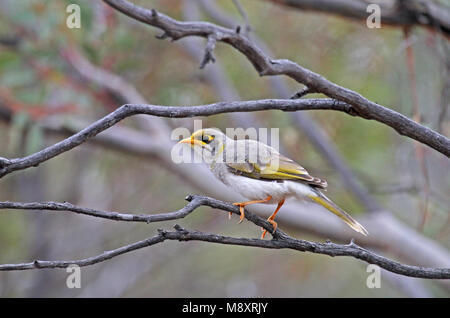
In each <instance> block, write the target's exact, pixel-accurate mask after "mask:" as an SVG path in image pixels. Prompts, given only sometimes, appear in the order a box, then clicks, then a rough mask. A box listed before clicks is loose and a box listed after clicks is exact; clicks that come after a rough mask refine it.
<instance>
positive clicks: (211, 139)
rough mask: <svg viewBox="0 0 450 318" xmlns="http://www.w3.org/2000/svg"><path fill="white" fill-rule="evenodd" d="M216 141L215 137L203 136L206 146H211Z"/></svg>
mask: <svg viewBox="0 0 450 318" xmlns="http://www.w3.org/2000/svg"><path fill="white" fill-rule="evenodd" d="M213 140H214V137H213V136H209V135H203V136H202V141H203V142H204V143H205V144H209V143H210V142H211V141H213Z"/></svg>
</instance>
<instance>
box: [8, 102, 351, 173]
mask: <svg viewBox="0 0 450 318" xmlns="http://www.w3.org/2000/svg"><path fill="white" fill-rule="evenodd" d="M270 109H279V110H283V111H297V110H313V109H330V110H338V111H343V112H346V113H349V114H353V111H352V107H351V106H350V105H347V104H345V103H342V102H338V101H335V100H331V99H309V100H308V99H302V100H280V99H267V100H259V101H243V102H220V103H215V104H209V105H202V106H184V107H174V106H156V105H139V104H125V105H123V106H121V107H119V108H118V109H116V110H115V111H113V112H112V113H110V114H108V115H106V116H105V117H103V118H102V119H100V120H98V121H96V122H95V123H93V124H91V125H89V126H88V127H86V128H85V129H83V130H81V131H80V132H78V133H76V134H74V135H73V136H71V137H69V138H66V139H64V140H62V141H60V142H58V143H56V144H54V145H52V146H49V147H47V148H45V149H43V150H41V151H39V152H36V153H34V154H31V155H29V156H26V157H23V158H16V159H10V160H8V159H6V160H5V159H3V161H1V166H0V178H1V177H3V176H5V175H6V174H9V173H11V172H13V171H16V170H23V169H26V168H29V167H36V166H38V165H39V164H40V163H42V162H44V161H47V160H49V159H51V158H53V157H55V156H57V155H60V154H61V153H64V152H66V151H69V150H71V149H73V148H75V147H77V146H79V145H80V144H82V143H84V142H85V141H87V140H89V139H90V138H92V137H94V136H96V135H98V134H99V133H100V132H102V131H104V130H106V129H108V128H110V127H112V126H114V125H115V124H117V123H118V122H119V121H121V120H123V119H125V118H127V117H130V116H134V115H137V114H146V115H153V116H158V117H169V118H185V117H194V116H211V115H216V114H222V113H228V112H248V111H261V110H270Z"/></svg>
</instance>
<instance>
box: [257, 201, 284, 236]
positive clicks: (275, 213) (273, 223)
mask: <svg viewBox="0 0 450 318" xmlns="http://www.w3.org/2000/svg"><path fill="white" fill-rule="evenodd" d="M283 203H284V199H283V200H281V201H280V202H278V206H277V208H276V210H275V212H273V213H272V215H271V216H269V218H268V219H267V221H269V222H270V224H272V226H273V232H275V231H276V230H277V227H278V224H277V222H275V221H274V219H275V216H276V215H277V213H278V211H280V209H281V206H282V205H283ZM262 230H263V232H262V234H261V240H262V239H263V238H264V236H266V233H267V230H266V229H262ZM273 232H272V233H273Z"/></svg>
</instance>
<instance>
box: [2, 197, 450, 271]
mask: <svg viewBox="0 0 450 318" xmlns="http://www.w3.org/2000/svg"><path fill="white" fill-rule="evenodd" d="M186 199H187V200H188V201H190V203H189V204H188V205H186V206H185V207H184V208H182V209H180V210H178V211H176V212H171V213H168V217H163V216H162V215H154V216H158V218H159V220H153V221H154V222H157V221H165V220H171V219H175V218H182V217H185V216H186V215H188V214H189V213H190V212H192V211H193V210H195V209H196V208H197V207H199V206H209V207H212V208H215V209H220V210H223V211H226V212H232V213H235V214H240V212H239V208H238V207H237V206H235V205H232V204H230V203H227V202H223V201H220V200H216V199H213V198H209V197H205V196H198V195H192V196H188V197H187V198H186ZM0 208H17V209H21V208H24V209H34V208H38V209H46V210H52V211H61V210H62V209H66V210H67V211H71V212H75V213H83V214H87V215H91V216H95V217H104V218H107V219H113V220H121V221H137V222H139V221H146V217H143V216H136V217H137V218H136V219H135V220H133V219H130V215H128V214H118V213H112V212H102V211H97V210H90V209H85V208H78V207H75V206H73V205H67V203H30V204H27V203H12V202H4V203H1V204H0ZM80 211H82V212H80ZM174 216H175V217H174ZM245 217H246V219H247V220H249V221H251V222H252V223H254V224H255V225H257V226H260V227H263V228H265V229H267V230H269V231H270V232H271V231H273V228H272V225H271V224H270V223H269V222H268V221H266V220H264V219H263V218H261V217H259V216H257V215H256V214H253V213H251V212H249V211H246V213H245ZM175 229H176V231H172V232H168V231H164V230H159V234H158V235H156V236H153V237H150V238H147V239H145V240H142V241H139V242H136V243H133V244H130V245H127V246H123V247H120V248H118V249H115V250H112V251H106V252H103V253H102V254H100V255H97V256H94V257H90V258H86V259H82V260H72V261H41V260H36V261H34V262H30V263H22V264H4V265H0V270H1V271H12V270H27V269H36V268H65V267H68V266H70V265H78V266H88V265H92V264H96V263H100V262H103V261H106V260H109V259H111V258H113V257H115V256H118V255H122V254H125V253H128V252H131V251H134V250H137V249H141V248H144V247H148V246H151V245H155V244H157V243H161V242H163V241H165V240H178V241H204V242H210V243H219V244H227V245H241V246H250V247H261V248H270V249H282V248H287V249H292V250H297V251H301V252H311V253H316V254H324V255H329V256H332V257H334V256H350V257H354V258H357V259H360V260H363V261H365V262H368V263H370V264H376V265H378V266H380V267H381V268H384V269H386V270H388V271H390V272H393V273H397V274H400V275H404V276H411V277H420V278H430V279H449V278H450V268H424V267H418V266H410V265H403V264H400V263H398V262H395V261H392V260H390V259H388V258H385V257H383V256H380V255H377V254H375V253H373V252H371V251H369V250H366V249H364V248H362V247H361V246H359V245H357V244H355V243H354V242H353V240H352V241H351V242H350V244H346V245H342V244H335V243H332V242H330V241H327V242H326V243H317V242H310V241H305V240H299V239H295V238H292V237H290V236H288V235H287V234H286V233H284V232H283V231H281V230H280V229H277V230H276V231H275V232H274V233H273V234H272V235H273V239H272V240H260V239H253V238H250V239H249V238H234V237H227V236H222V235H216V234H211V233H203V232H198V231H188V230H186V229H183V228H181V227H180V226H178V225H176V226H175Z"/></svg>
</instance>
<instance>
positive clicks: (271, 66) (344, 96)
mask: <svg viewBox="0 0 450 318" xmlns="http://www.w3.org/2000/svg"><path fill="white" fill-rule="evenodd" d="M103 1H104V2H105V3H107V4H109V5H111V6H112V7H113V8H115V9H117V10H119V11H120V12H122V13H124V14H126V15H128V16H129V17H131V18H134V19H136V20H138V21H141V22H144V23H146V24H149V25H152V26H154V27H157V28H159V29H161V30H163V34H162V35H161V36H158V38H160V39H165V38H171V39H172V40H174V41H175V40H178V39H181V38H184V37H188V36H200V37H204V38H210V37H214V39H215V41H220V42H224V43H227V44H230V45H231V46H233V47H234V48H235V49H237V50H238V51H239V52H241V53H242V54H244V55H245V56H246V57H247V59H248V60H249V61H250V62H251V63H252V64H253V66H254V67H255V69H256V70H257V71H258V73H259V74H260V76H268V75H286V76H289V77H291V78H292V79H294V80H296V81H297V82H298V83H301V84H304V85H306V86H307V87H308V88H309V89H312V90H314V91H315V92H318V93H323V94H325V95H327V96H328V97H331V98H334V99H337V100H339V101H343V102H346V103H348V104H349V105H352V109H353V112H354V114H355V115H358V116H360V117H363V118H365V119H371V120H376V121H379V122H381V123H383V124H386V125H388V126H390V127H391V128H393V129H394V130H395V131H397V132H398V133H399V134H400V135H404V136H408V137H410V138H412V139H415V140H417V141H419V142H421V143H423V144H426V145H428V146H430V147H431V148H433V149H435V150H437V151H439V152H441V153H443V154H444V155H446V156H447V157H450V139H448V138H447V137H445V136H443V135H441V134H439V133H437V132H435V131H433V130H432V129H430V128H428V127H426V126H423V125H421V124H419V123H416V122H415V121H413V120H411V119H409V118H408V117H406V116H404V115H402V114H400V113H398V112H396V111H393V110H391V109H389V108H386V107H384V106H381V105H379V104H377V103H374V102H372V101H370V100H368V99H366V98H365V97H363V96H362V95H360V94H358V93H356V92H354V91H352V90H350V89H347V88H344V87H342V86H339V85H337V84H335V83H333V82H331V81H329V80H327V79H326V78H324V77H323V76H321V75H320V74H317V73H314V72H312V71H311V70H308V69H306V68H304V67H302V66H300V65H298V64H296V63H294V62H292V61H290V60H286V59H277V60H272V59H270V58H269V57H268V56H267V55H266V54H265V53H264V52H262V50H261V49H260V48H259V47H258V46H256V45H255V44H254V43H253V42H252V41H250V40H249V39H248V38H247V37H245V36H243V35H241V34H239V32H236V31H238V30H231V29H227V28H224V27H220V26H218V25H215V24H213V23H207V22H181V21H177V20H175V19H172V18H170V17H168V16H167V15H165V14H162V13H159V12H157V11H156V10H154V9H152V10H148V9H145V8H142V7H139V6H136V5H134V4H132V3H130V2H128V1H125V0H103Z"/></svg>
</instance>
